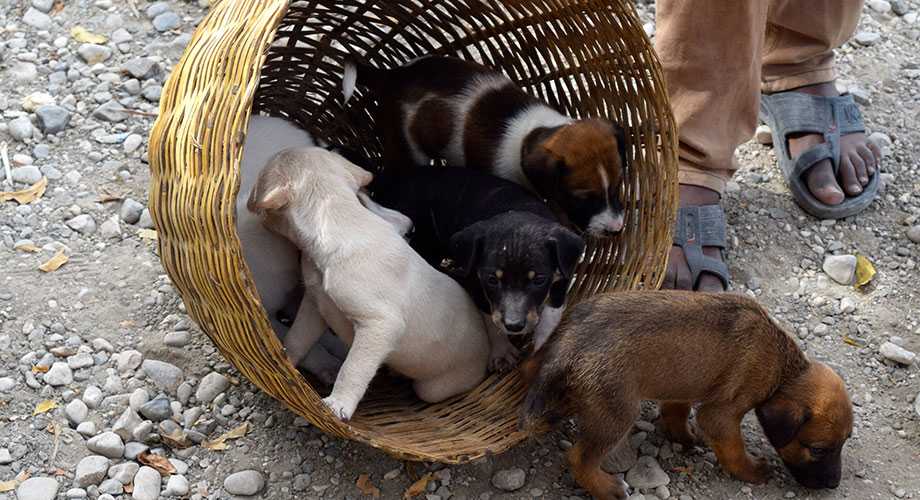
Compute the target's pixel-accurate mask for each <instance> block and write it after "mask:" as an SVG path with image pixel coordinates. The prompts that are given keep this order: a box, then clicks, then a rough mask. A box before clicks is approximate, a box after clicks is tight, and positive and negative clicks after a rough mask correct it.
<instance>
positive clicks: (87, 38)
mask: <svg viewBox="0 0 920 500" xmlns="http://www.w3.org/2000/svg"><path fill="white" fill-rule="evenodd" d="M70 36H72V37H73V39H74V40H76V41H78V42H80V43H95V44H102V43H105V42H107V41H109V39H108V38H106V37H104V36H102V35H97V34H95V33H92V32H91V31H89V30H87V29H86V28H84V27H83V26H74V27H73V28H72V29H71V30H70Z"/></svg>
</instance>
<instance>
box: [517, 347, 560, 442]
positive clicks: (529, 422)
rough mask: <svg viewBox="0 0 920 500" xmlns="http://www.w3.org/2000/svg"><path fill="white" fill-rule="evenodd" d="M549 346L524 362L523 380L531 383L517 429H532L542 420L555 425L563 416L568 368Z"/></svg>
mask: <svg viewBox="0 0 920 500" xmlns="http://www.w3.org/2000/svg"><path fill="white" fill-rule="evenodd" d="M546 351H547V349H545V348H544V349H541V350H540V351H538V352H537V353H536V354H534V355H532V356H531V357H530V358H529V359H527V361H525V362H524V363H523V364H522V365H521V370H522V372H523V377H524V381H525V382H526V383H529V384H530V388H529V389H528V390H527V395H526V396H525V397H524V402H523V403H522V404H521V410H520V413H519V414H518V430H525V429H532V428H535V427H537V426H538V424H539V423H540V422H541V421H546V422H547V423H548V424H549V425H554V424H555V423H556V422H558V421H559V419H561V418H562V415H561V414H560V409H561V407H562V404H563V395H564V391H565V371H564V370H563V369H560V368H561V367H559V366H557V363H555V362H554V360H553V359H552V357H550V358H549V359H547V356H546Z"/></svg>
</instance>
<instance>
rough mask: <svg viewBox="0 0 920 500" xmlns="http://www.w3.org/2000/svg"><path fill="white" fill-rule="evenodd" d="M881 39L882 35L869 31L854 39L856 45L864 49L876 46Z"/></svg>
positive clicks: (858, 34)
mask: <svg viewBox="0 0 920 500" xmlns="http://www.w3.org/2000/svg"><path fill="white" fill-rule="evenodd" d="M881 38H882V35H881V34H879V33H872V32H869V31H860V32H859V33H857V34H856V36H855V37H853V39H854V40H855V41H856V43H858V44H859V45H862V46H864V47H868V46H870V45H875V43H876V42H878V41H879V40H880V39H881ZM851 93H852V90H851Z"/></svg>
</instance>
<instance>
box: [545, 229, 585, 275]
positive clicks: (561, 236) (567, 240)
mask: <svg viewBox="0 0 920 500" xmlns="http://www.w3.org/2000/svg"><path fill="white" fill-rule="evenodd" d="M547 244H548V245H549V247H550V248H549V251H550V254H551V255H552V256H553V257H554V258H555V259H556V266H557V268H558V269H559V272H560V273H561V274H562V277H563V278H564V279H566V280H569V279H571V278H572V274H574V273H575V266H577V265H578V261H579V260H581V256H582V254H584V253H585V240H583V239H582V238H581V236H578V235H577V234H575V233H574V232H572V231H570V230H568V229H566V228H564V227H562V226H559V227H557V228H556V229H554V230H553V234H552V235H551V236H550V238H549V241H548V242H547Z"/></svg>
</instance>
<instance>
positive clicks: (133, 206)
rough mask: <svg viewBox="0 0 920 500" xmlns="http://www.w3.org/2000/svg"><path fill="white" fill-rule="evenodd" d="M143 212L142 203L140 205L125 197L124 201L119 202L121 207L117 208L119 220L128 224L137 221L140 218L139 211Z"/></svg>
mask: <svg viewBox="0 0 920 500" xmlns="http://www.w3.org/2000/svg"><path fill="white" fill-rule="evenodd" d="M143 212H144V205H141V204H140V203H138V202H136V201H134V200H133V199H131V198H125V201H124V202H123V203H122V204H121V209H119V210H118V215H119V216H120V217H121V220H123V221H125V222H127V223H128V224H136V223H137V221H139V220H140V218H141V213H143Z"/></svg>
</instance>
